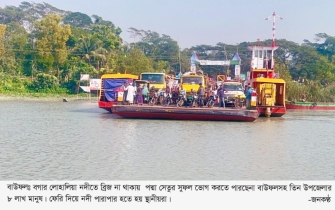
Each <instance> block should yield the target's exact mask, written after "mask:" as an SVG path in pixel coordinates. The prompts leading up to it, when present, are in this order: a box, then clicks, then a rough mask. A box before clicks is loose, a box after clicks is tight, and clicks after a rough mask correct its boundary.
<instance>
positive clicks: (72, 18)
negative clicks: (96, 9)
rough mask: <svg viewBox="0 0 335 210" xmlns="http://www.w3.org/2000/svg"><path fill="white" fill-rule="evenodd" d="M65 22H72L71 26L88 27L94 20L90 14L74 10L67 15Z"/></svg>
mask: <svg viewBox="0 0 335 210" xmlns="http://www.w3.org/2000/svg"><path fill="white" fill-rule="evenodd" d="M63 22H64V24H70V25H71V26H75V27H79V28H88V27H89V26H90V25H91V24H92V23H93V22H92V19H91V18H90V16H88V15H86V14H83V13H80V12H72V13H70V14H68V15H67V16H65V18H64V20H63Z"/></svg>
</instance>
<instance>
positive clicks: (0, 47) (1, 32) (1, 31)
mask: <svg viewBox="0 0 335 210" xmlns="http://www.w3.org/2000/svg"><path fill="white" fill-rule="evenodd" d="M5 33H6V26H5V25H2V24H0V60H1V59H2V57H3V55H4V54H5V44H4V36H5Z"/></svg>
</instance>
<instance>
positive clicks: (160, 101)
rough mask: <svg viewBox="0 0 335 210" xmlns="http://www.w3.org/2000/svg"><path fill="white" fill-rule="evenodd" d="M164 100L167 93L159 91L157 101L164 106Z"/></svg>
mask: <svg viewBox="0 0 335 210" xmlns="http://www.w3.org/2000/svg"><path fill="white" fill-rule="evenodd" d="M164 99H165V92H164V91H159V92H158V99H157V101H158V102H159V103H160V105H163V103H164Z"/></svg>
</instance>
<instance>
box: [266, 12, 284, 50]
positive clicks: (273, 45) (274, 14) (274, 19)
mask: <svg viewBox="0 0 335 210" xmlns="http://www.w3.org/2000/svg"><path fill="white" fill-rule="evenodd" d="M271 16H272V18H273V22H272V31H273V32H272V47H275V46H276V39H275V34H276V17H278V18H279V20H282V19H283V18H282V17H280V16H279V15H276V13H275V12H273V14H272V15H270V16H269V17H267V18H266V19H265V20H269V19H271Z"/></svg>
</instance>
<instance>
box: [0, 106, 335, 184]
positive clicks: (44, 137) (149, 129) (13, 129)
mask: <svg viewBox="0 0 335 210" xmlns="http://www.w3.org/2000/svg"><path fill="white" fill-rule="evenodd" d="M0 104H1V105H0V106H1V109H0V116H1V118H0V133H1V137H0V169H1V170H0V178H1V180H11V179H15V180H17V179H25V180H36V179H39V180H63V179H66V180H74V179H76V180H78V179H80V180H127V179H129V180H183V179H188V180H264V179H266V180H274V179H275V180H292V179H294V180H325V179H334V178H335V153H334V152H333V151H334V148H335V143H334V140H333V136H335V131H334V129H333V128H334V119H335V118H334V117H335V112H331V111H324V112H323V111H320V112H308V111H289V112H288V113H287V114H286V115H285V116H284V117H282V118H259V119H257V120H256V121H255V122H253V123H243V122H242V123H241V122H202V121H173V120H131V119H122V118H119V117H117V116H115V115H112V114H109V113H107V112H106V111H104V110H101V109H99V108H98V107H97V104H96V102H89V101H70V102H68V103H63V102H55V101H21V102H20V101H1V102H0Z"/></svg>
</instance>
